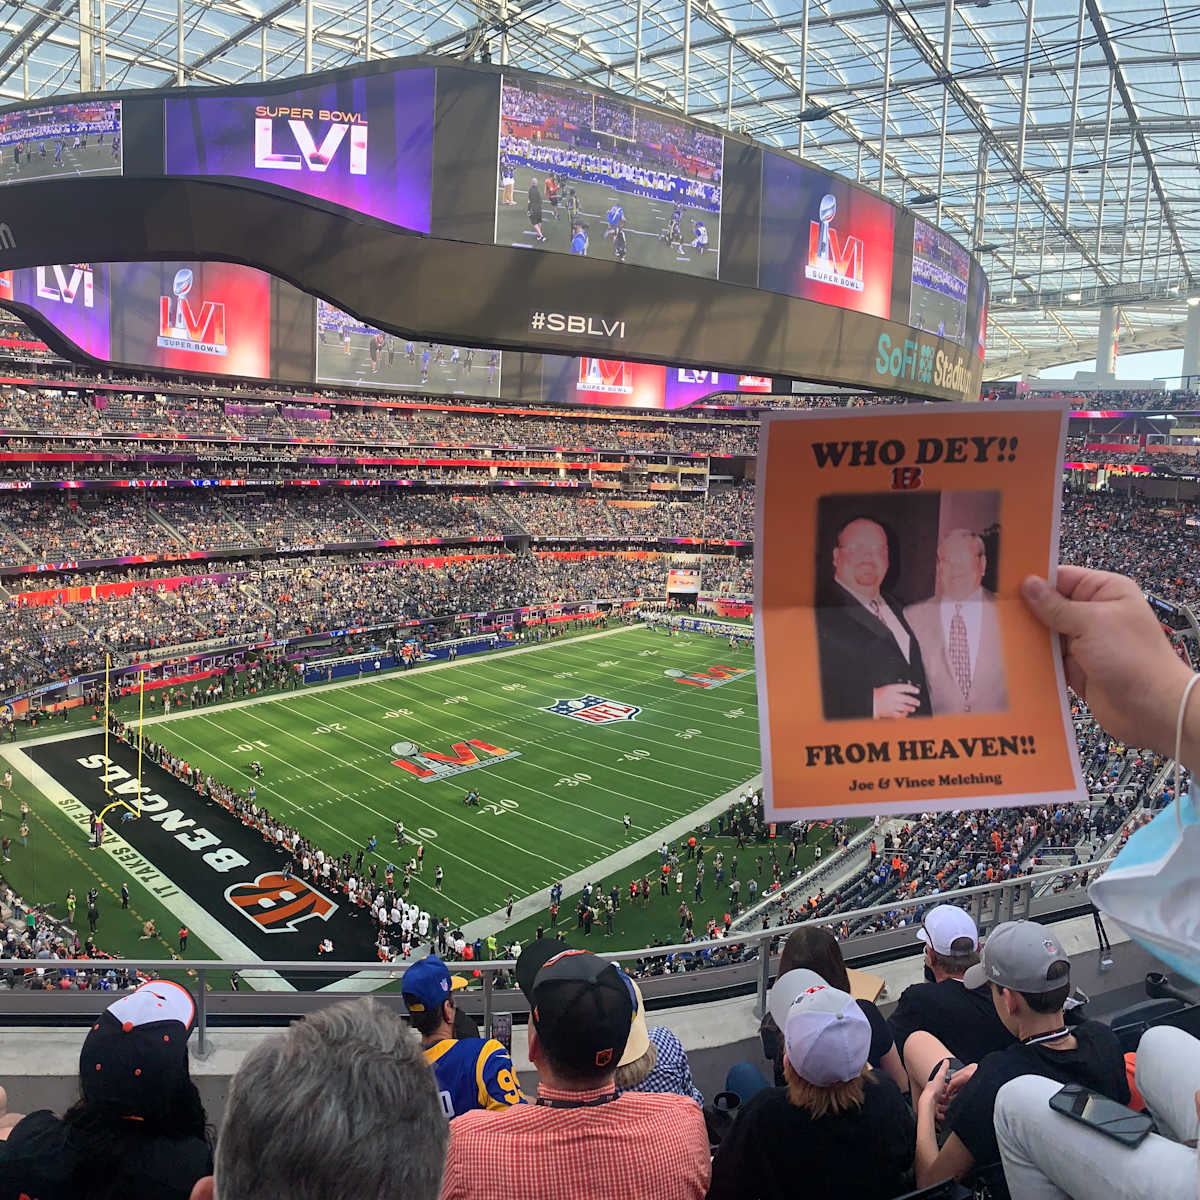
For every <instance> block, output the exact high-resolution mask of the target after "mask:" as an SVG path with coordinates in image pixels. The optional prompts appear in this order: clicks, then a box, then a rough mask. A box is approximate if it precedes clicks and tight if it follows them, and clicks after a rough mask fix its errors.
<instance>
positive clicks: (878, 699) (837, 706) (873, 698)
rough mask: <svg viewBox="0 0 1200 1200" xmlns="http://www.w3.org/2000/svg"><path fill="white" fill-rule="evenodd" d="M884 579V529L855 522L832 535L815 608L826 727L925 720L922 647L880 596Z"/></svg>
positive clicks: (890, 602)
mask: <svg viewBox="0 0 1200 1200" xmlns="http://www.w3.org/2000/svg"><path fill="white" fill-rule="evenodd" d="M887 573H888V541H887V534H886V533H885V532H884V529H883V526H881V525H880V524H879V523H878V522H876V521H872V520H871V519H870V518H868V517H856V518H854V519H853V520H851V521H848V522H847V523H846V524H845V525H843V526H842V528H841V529H840V530H838V537H837V546H836V547H835V548H834V551H833V583H832V585H831V586H830V588H829V589H828V591H827V592H826V593H825V594H824V595H823V596H822V598H821V601H820V603H819V605H818V607H817V649H818V653H819V656H820V663H821V699H822V702H823V705H824V712H825V718H826V720H831V721H832V720H840V719H846V718H852V717H914V716H915V717H928V716H930V715H931V709H930V706H929V688H928V685H927V684H926V681H925V667H924V664H923V663H922V661H921V648H920V646H919V645H918V643H917V639H916V636H915V635H914V634H913V631H912V628H911V627H910V626H909V624H908V622H907V621H906V620H905V619H904V613H903V610H902V608H901V606H900V604H899V603H898V602H897V601H896V600H895V599H893V598H892V597H891V596H887V595H885V594H884V593H883V592H881V591H880V590H879V589H880V587H881V585H882V584H883V581H884V578H885V577H886V576H887Z"/></svg>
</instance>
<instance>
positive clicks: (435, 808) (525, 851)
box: [247, 713, 568, 883]
mask: <svg viewBox="0 0 1200 1200" xmlns="http://www.w3.org/2000/svg"><path fill="white" fill-rule="evenodd" d="M247 715H248V716H249V717H250V719H251V720H253V721H258V722H259V723H260V724H262V725H266V726H267V727H268V728H270V729H274V730H275V731H276V732H277V733H282V734H283V735H284V736H285V737H288V738H291V739H292V741H295V742H299V743H300V744H301V745H303V746H308V745H309V743H308V742H307V741H305V740H304V738H302V737H301V736H300V735H299V734H295V733H292V732H291V731H290V730H288V729H285V728H284V727H283V726H282V725H276V724H275V723H274V722H273V721H268V720H267V719H266V718H265V717H260V716H259V715H258V714H257V713H249V714H247ZM342 736H343V737H348V738H350V739H351V740H352V741H355V742H358V743H359V744H360V745H363V746H367V747H371V744H370V742H364V741H363V740H362V739H361V738H356V737H354V735H353V734H350V733H343V734H342ZM371 748H372V749H373V747H371ZM325 753H326V754H328V755H329V757H330V758H334V759H337V761H338V762H340V763H343V764H344V765H345V766H348V767H352V768H353V769H354V770H356V771H358V772H360V773H361V774H363V775H366V776H368V777H369V778H371V779H374V780H375V781H376V782H378V781H379V776H377V775H375V774H374V773H373V772H371V771H368V770H367V769H366V768H365V767H359V766H356V765H355V764H354V763H352V762H351V761H350V760H349V759H346V758H342V757H341V755H338V754H334V753H333V751H331V750H326V751H325ZM326 786H331V785H328V784H327V785H326ZM389 786H391V787H394V788H395V790H396V791H398V792H401V793H403V794H404V795H407V796H412V799H413V800H415V801H416V803H418V804H420V805H423V806H424V807H425V808H428V809H432V810H433V811H434V812H436V813H438V814H439V815H440V816H443V817H450V818H451V819H452V820H454V821H457V822H458V823H459V824H460V825H465V826H466V827H467V828H468V829H472V830H476V831H477V832H478V831H479V827H478V826H476V825H473V824H472V823H471V822H470V821H464V820H463V818H462V817H460V816H458V814H457V813H454V812H451V811H450V810H448V809H446V808H443V807H439V806H438V805H436V804H434V803H432V802H431V801H429V800H422V799H421V798H420V796H414V795H412V793H410V792H408V791H407V790H406V789H404V788H401V787H399V786H398V785H396V784H390V785H389ZM357 803H360V804H361V803H362V802H361V801H358V802H357ZM362 807H364V808H366V809H368V810H369V811H371V812H373V813H375V815H376V816H378V817H382V818H383V819H384V820H386V821H389V822H390V821H391V818H390V817H388V816H386V815H385V814H384V813H381V812H379V810H378V809H374V808H371V806H370V805H368V804H364V805H362ZM483 832H485V833H486V834H487V836H488V837H491V838H493V839H494V840H495V841H497V842H501V843H503V844H504V845H505V846H508V847H509V848H510V849H512V850H517V851H520V852H521V853H522V854H527V855H529V856H530V857H531V858H540V859H541V860H542V861H543V862H548V863H549V864H550V865H551V866H553V867H558V868H559V870H562V871H565V870H567V869H568V868H567V867H566V866H564V865H563V864H562V863H560V862H559V861H558V860H557V859H554V858H547V857H546V856H545V855H544V854H538V853H537V851H536V850H529V849H527V848H526V847H524V846H518V845H517V844H516V842H510V841H509V840H508V839H507V838H502V837H500V836H499V835H497V834H495V833H492V832H490V831H483ZM496 878H497V879H499V878H500V876H498V875H497V876H496ZM502 882H505V883H508V882H509V881H508V880H503V881H502Z"/></svg>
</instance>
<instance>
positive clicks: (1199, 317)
mask: <svg viewBox="0 0 1200 1200" xmlns="http://www.w3.org/2000/svg"><path fill="white" fill-rule="evenodd" d="M1183 375H1184V380H1183V385H1184V387H1192V388H1194V387H1196V386H1197V385H1198V384H1200V297H1198V296H1193V297H1192V299H1190V300H1189V301H1188V310H1187V324H1186V325H1185V326H1184V329H1183ZM1189 375H1190V376H1191V378H1190V379H1189V378H1187V377H1188V376H1189Z"/></svg>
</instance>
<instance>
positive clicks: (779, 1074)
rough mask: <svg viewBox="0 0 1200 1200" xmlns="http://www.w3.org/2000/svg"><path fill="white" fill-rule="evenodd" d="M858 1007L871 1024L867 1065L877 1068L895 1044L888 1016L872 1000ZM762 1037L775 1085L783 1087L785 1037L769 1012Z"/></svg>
mask: <svg viewBox="0 0 1200 1200" xmlns="http://www.w3.org/2000/svg"><path fill="white" fill-rule="evenodd" d="M858 1007H859V1008H861V1009H862V1010H863V1013H864V1014H865V1015H866V1018H867V1020H868V1021H869V1022H870V1025H871V1048H870V1050H868V1051H867V1065H868V1066H872V1067H875V1068H878V1067H879V1064H880V1063H882V1062H883V1056H884V1055H885V1054H887V1052H888V1051H889V1050H890V1049H891V1048H892V1046H894V1045H895V1041H894V1040H893V1038H892V1030H891V1027H890V1026H889V1025H888V1023H887V1018H886V1017H884V1015H883V1013H881V1012H880V1011H879V1009H877V1008H876V1007H875V1005H874V1004H873V1003H872V1002H871V1001H870V1000H860V1001H859V1002H858ZM758 1032H759V1037H760V1038H761V1039H762V1044H763V1054H764V1055H765V1056H766V1057H767V1058H769V1059H770V1060H771V1061H772V1063H773V1064H774V1068H775V1086H776V1087H782V1086H783V1084H784V1082H785V1080H784V1078H783V1037H782V1035H781V1034H780V1032H779V1027H778V1026H777V1025H776V1024H775V1021H774V1020H773V1019H772V1017H771V1015H770V1014H769V1013H768V1014H767V1016H766V1017H765V1018H764V1019H763V1023H762V1025H761V1027H760V1028H759V1031H758Z"/></svg>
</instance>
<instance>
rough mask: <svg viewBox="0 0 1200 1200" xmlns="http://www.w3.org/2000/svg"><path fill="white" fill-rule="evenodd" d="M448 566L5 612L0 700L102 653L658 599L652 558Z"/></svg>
mask: <svg viewBox="0 0 1200 1200" xmlns="http://www.w3.org/2000/svg"><path fill="white" fill-rule="evenodd" d="M455 558H457V559H459V560H460V561H453V562H444V564H443V565H438V560H436V559H435V560H434V561H433V563H432V564H431V563H430V560H429V559H428V558H426V557H423V556H420V555H409V556H405V557H390V558H387V559H380V558H379V557H378V556H376V557H374V558H371V557H359V558H356V559H344V558H334V557H316V558H308V557H304V558H301V559H296V560H290V561H289V560H277V561H272V562H269V563H263V564H256V565H255V566H254V568H253V569H245V564H238V563H231V564H230V566H231V568H238V567H241V569H232V570H230V571H229V572H228V573H227V574H222V575H221V576H220V577H214V576H196V577H189V578H188V579H187V580H186V581H184V582H180V583H178V585H177V586H174V587H172V588H167V587H166V586H164V585H163V584H158V585H154V584H153V583H151V585H150V586H143V587H138V588H135V589H132V590H130V591H128V592H126V593H125V594H121V595H107V596H100V595H98V596H96V597H95V598H90V599H85V600H80V601H71V602H62V601H59V602H56V603H54V604H45V605H17V604H15V603H11V602H10V604H9V607H8V613H7V617H6V622H5V626H4V628H3V630H0V684H2V686H3V693H4V694H5V695H9V694H17V693H19V692H20V691H22V690H23V689H25V688H27V687H31V686H36V685H39V684H41V683H44V682H47V681H50V680H52V679H54V678H58V677H63V676H73V675H81V674H85V673H87V672H91V671H98V670H102V669H103V667H104V662H105V655H106V654H112V655H113V656H114V657H113V661H114V663H118V664H123V663H124V662H126V661H129V660H132V659H134V658H138V657H144V656H146V655H148V654H150V653H151V652H157V653H158V654H160V655H164V654H166V652H167V651H168V650H169V649H170V648H172V647H180V646H187V645H191V644H195V643H201V642H203V643H205V644H228V645H236V644H240V643H246V642H262V641H274V640H283V639H285V638H295V637H302V636H305V635H311V634H317V633H321V632H324V631H327V630H332V629H343V628H348V627H359V626H368V625H369V626H384V625H388V624H393V623H401V622H407V621H428V620H432V619H435V618H439V617H448V616H454V615H456V614H460V613H472V612H487V611H492V610H511V609H514V608H521V607H529V606H538V605H547V604H556V603H570V602H573V601H582V600H593V599H603V598H621V599H637V598H641V597H649V596H661V595H662V593H663V589H664V587H665V580H666V571H667V559H666V558H665V557H663V556H660V555H650V556H634V555H627V554H613V555H606V556H604V557H593V558H587V559H560V558H556V557H555V556H554V555H553V553H551V552H545V553H539V554H532V555H515V554H511V553H500V552H496V553H478V554H474V555H470V556H466V557H464V556H461V555H455ZM714 571H715V572H717V573H718V577H720V576H722V575H723V573H725V572H727V571H728V572H730V573H731V574H734V575H736V574H737V571H736V570H734V569H731V567H730V564H729V562H728V560H726V559H721V560H719V561H718V563H717V565H715V566H714ZM63 578H64V577H63V576H57V577H56V579H59V580H62V579H63ZM706 586H708V585H706ZM713 586H715V584H714V585H713Z"/></svg>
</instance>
